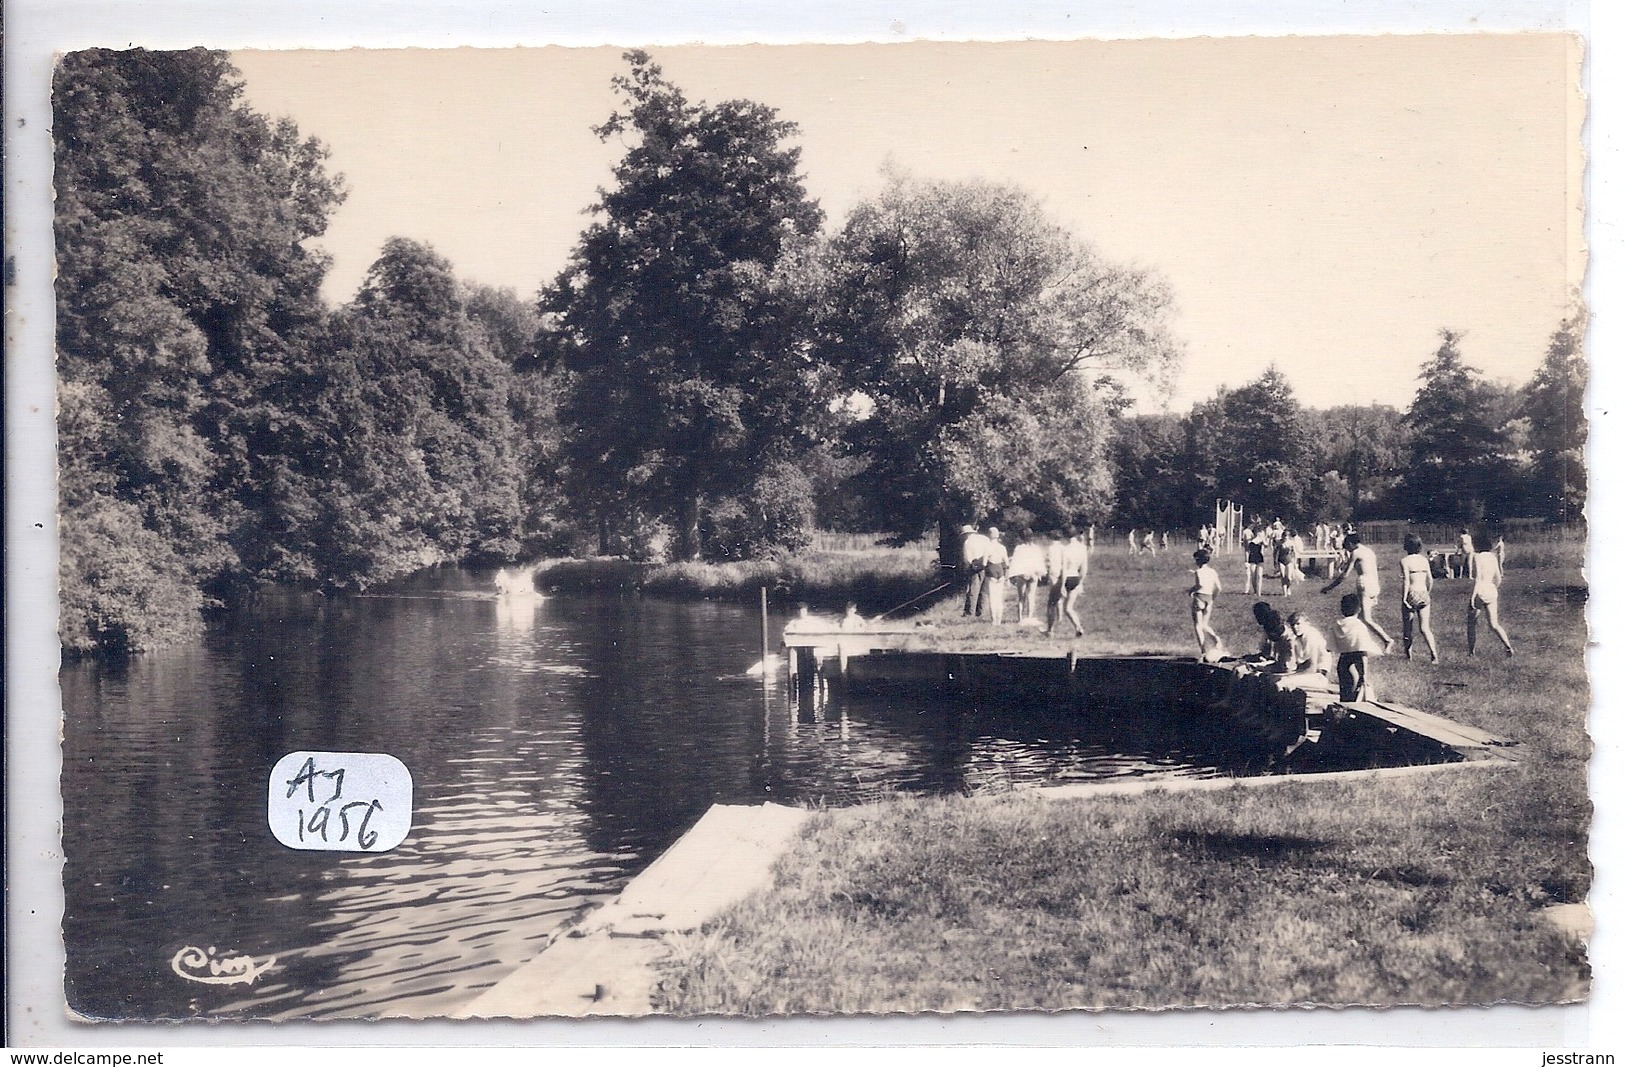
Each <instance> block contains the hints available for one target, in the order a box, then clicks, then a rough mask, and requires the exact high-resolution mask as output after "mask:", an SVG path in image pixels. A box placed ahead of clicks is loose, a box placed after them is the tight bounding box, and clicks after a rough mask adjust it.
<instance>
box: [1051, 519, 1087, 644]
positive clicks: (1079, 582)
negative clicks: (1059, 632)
mask: <svg viewBox="0 0 1625 1067" xmlns="http://www.w3.org/2000/svg"><path fill="white" fill-rule="evenodd" d="M1061 569H1062V572H1063V575H1064V580H1063V581H1062V590H1061V599H1060V608H1061V611H1060V613H1061V614H1062V615H1064V616H1066V621H1067V622H1070V623H1071V624H1072V630H1073V634H1072V636H1074V637H1082V636H1083V620H1082V619H1080V618H1078V598H1079V596H1081V595H1082V593H1083V580H1084V579H1085V578H1087V577H1089V542H1088V540H1087V538H1086V537H1085V535H1084V533H1083V531H1082V530H1079V529H1076V528H1074V529H1073V531H1072V536H1071V537H1069V538H1067V541H1066V545H1065V547H1064V548H1063V550H1062V553H1061ZM1055 606H1056V601H1055V600H1054V599H1053V594H1051V600H1050V620H1049V630H1046V631H1044V632H1045V633H1049V632H1050V631H1052V630H1054V629H1055V625H1056V623H1058V622H1060V619H1059V618H1057V617H1056V614H1055Z"/></svg>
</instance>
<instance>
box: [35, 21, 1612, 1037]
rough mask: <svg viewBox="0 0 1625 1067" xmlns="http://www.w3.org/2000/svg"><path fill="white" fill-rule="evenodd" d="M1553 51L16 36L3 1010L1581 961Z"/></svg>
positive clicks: (1567, 414) (817, 1002) (672, 1012)
mask: <svg viewBox="0 0 1625 1067" xmlns="http://www.w3.org/2000/svg"><path fill="white" fill-rule="evenodd" d="M1585 57H1586V52H1585V42H1584V39H1583V38H1582V36H1580V35H1579V34H1576V33H1573V32H1566V31H1562V30H1546V31H1540V30H1531V31H1524V32H1465V33H1450V34H1443V33H1416V34H1404V35H1400V34H1394V35H1381V34H1369V33H1362V34H1352V33H1347V34H1323V35H1299V36H1268V37H1266V36H1212V37H1177V38H1176V37H1118V38H1114V39H1103V38H1102V39H1090V38H1082V37H1079V38H1074V39H1067V40H1059V39H1056V40H975V41H969V40H967V41H950V40H910V39H902V38H900V39H899V40H897V41H895V42H887V43H881V42H868V43H801V44H699V43H683V44H670V43H650V44H647V45H645V44H639V43H637V42H635V41H630V40H629V41H628V42H627V43H625V44H617V45H597V46H592V47H587V46H577V47H566V46H562V45H550V46H527V47H512V48H495V47H445V48H388V47H369V48H353V49H338V48H314V47H313V48H280V49H269V48H237V47H208V46H206V45H205V46H200V47H192V48H158V47H145V46H141V45H139V44H135V45H133V46H132V45H131V44H130V43H129V42H124V41H120V42H117V43H116V44H110V45H109V46H107V47H82V48H75V49H71V50H65V51H63V52H61V53H60V54H58V55H57V56H56V57H55V60H54V63H53V67H52V73H51V85H50V104H51V111H50V125H51V129H50V136H51V145H52V149H51V151H52V171H53V173H52V183H51V187H52V193H53V196H54V207H53V218H52V231H51V232H52V239H53V241H54V257H55V281H54V312H55V319H54V327H53V335H54V346H55V352H54V378H53V381H54V404H55V409H54V427H55V448H54V455H55V461H56V470H55V490H54V492H55V497H54V507H55V513H56V516H57V520H58V525H57V531H56V536H57V545H58V548H57V560H56V582H57V590H58V592H57V599H56V604H55V608H56V622H55V628H56V634H57V641H58V642H59V644H60V649H61V662H60V671H59V672H58V673H57V674H56V680H57V683H58V685H59V688H60V714H61V737H60V751H61V773H60V782H59V790H60V800H61V806H62V809H61V810H62V814H61V840H60V847H61V854H60V873H59V875H55V874H53V877H59V879H60V882H61V887H62V915H61V929H60V937H61V945H62V949H63V952H64V954H65V970H64V973H63V974H62V976H61V1011H62V1013H63V1015H64V1017H65V1018H67V1019H68V1020H70V1021H71V1022H72V1023H74V1024H75V1025H82V1026H86V1027H91V1028H96V1027H97V1026H98V1024H107V1023H120V1024H127V1023H159V1022H163V1023H182V1024H186V1023H198V1022H204V1021H206V1022H209V1023H217V1024H218V1023H226V1024H242V1023H265V1022H273V1023H281V1024H297V1025H307V1024H308V1025H317V1026H318V1027H319V1024H324V1023H343V1022H356V1021H373V1020H389V1019H413V1020H454V1021H456V1022H457V1023H458V1024H459V1025H462V1026H466V1027H471V1028H472V1027H478V1026H481V1025H489V1023H490V1021H492V1020H515V1019H518V1020H541V1019H559V1018H572V1019H581V1018H615V1019H625V1018H643V1017H651V1016H652V1017H663V1018H676V1019H691V1018H696V1017H726V1018H730V1019H735V1018H743V1019H775V1018H796V1017H807V1016H817V1017H831V1016H839V1017H849V1016H865V1017H867V1016H877V1015H878V1016H885V1015H892V1014H915V1013H943V1014H945V1015H953V1014H955V1013H988V1012H995V1013H996V1012H1035V1011H1041V1012H1080V1011H1083V1012H1092V1013H1102V1012H1105V1013H1118V1012H1130V1013H1143V1012H1145V1011H1146V1010H1148V1009H1156V1010H1162V1009H1213V1008H1251V1009H1260V1008H1268V1009H1302V1008H1309V1007H1318V1008H1326V1007H1332V1008H1390V1009H1391V1008H1413V1007H1423V1008H1452V1009H1470V1008H1484V1007H1488V1006H1492V1005H1518V1006H1525V1007H1531V1008H1543V1007H1552V1006H1562V1005H1576V1004H1584V1003H1586V1002H1587V1001H1588V999H1589V998H1590V997H1591V995H1592V981H1593V960H1592V956H1591V952H1590V945H1591V942H1592V940H1593V927H1594V914H1593V909H1592V907H1591V906H1590V905H1589V904H1588V899H1590V897H1591V895H1592V888H1593V879H1594V873H1595V872H1594V868H1593V856H1592V855H1591V852H1590V841H1591V826H1592V819H1593V811H1594V808H1593V798H1592V795H1591V793H1590V791H1589V789H1588V761H1589V759H1590V757H1591V755H1592V738H1591V734H1590V732H1589V731H1588V715H1589V714H1590V713H1591V705H1592V679H1591V677H1590V676H1589V675H1588V671H1587V661H1586V651H1587V648H1588V642H1590V641H1591V640H1593V636H1592V633H1591V630H1590V627H1589V624H1588V610H1590V609H1591V608H1592V607H1593V606H1594V604H1593V600H1592V596H1591V593H1590V580H1591V579H1590V574H1589V572H1588V559H1587V553H1588V549H1592V550H1594V549H1595V546H1594V544H1593V541H1592V530H1591V526H1593V525H1595V523H1594V522H1592V521H1588V515H1589V513H1588V507H1589V506H1590V504H1591V499H1592V497H1591V493H1592V489H1593V487H1592V485H1591V482H1590V478H1589V471H1590V467H1589V465H1588V461H1587V455H1588V453H1587V449H1588V440H1589V437H1588V435H1589V431H1590V427H1591V425H1592V421H1593V414H1592V411H1593V409H1592V407H1591V406H1588V399H1587V397H1588V384H1589V380H1590V361H1589V360H1588V352H1589V351H1591V347H1590V344H1589V342H1588V329H1589V327H1590V323H1591V316H1592V314H1593V310H1592V309H1591V308H1590V307H1589V306H1588V301H1587V294H1586V291H1585V284H1586V277H1587V270H1588V265H1589V253H1588V245H1587V236H1586V229H1585V227H1586V204H1585V195H1584V190H1585V184H1584V183H1585V175H1586V166H1587V157H1586V152H1585V147H1584V146H1585V140H1584V137H1583V132H1584V129H1585V123H1586V121H1587V114H1588V100H1587V96H1586V94H1585V92H1584V91H1583V83H1582V71H1583V69H1584V68H1583V65H1584V62H1585ZM8 274H9V267H8ZM12 713H13V714H15V709H13V712H12Z"/></svg>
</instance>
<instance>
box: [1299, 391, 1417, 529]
mask: <svg viewBox="0 0 1625 1067" xmlns="http://www.w3.org/2000/svg"><path fill="white" fill-rule="evenodd" d="M1304 414H1305V417H1306V418H1307V420H1308V424H1309V427H1310V437H1311V439H1312V441H1313V442H1314V451H1315V460H1314V469H1315V470H1316V471H1317V472H1320V474H1321V478H1322V483H1323V487H1322V489H1321V490H1320V491H1319V492H1320V508H1319V511H1320V513H1321V517H1325V518H1339V519H1341V518H1350V519H1356V520H1357V519H1361V518H1364V517H1366V516H1367V515H1372V514H1377V513H1378V511H1380V509H1381V505H1382V503H1383V502H1384V501H1385V500H1387V499H1388V498H1389V495H1390V494H1391V493H1392V492H1393V491H1394V489H1395V487H1396V486H1398V485H1399V484H1400V482H1401V479H1402V477H1403V474H1404V467H1405V463H1406V460H1407V458H1408V455H1409V449H1410V441H1409V435H1408V431H1407V430H1406V427H1405V419H1404V415H1403V414H1402V413H1400V412H1399V411H1397V410H1395V409H1394V408H1391V407H1388V406H1386V405H1382V404H1371V405H1364V406H1362V405H1353V404H1346V405H1339V406H1338V407H1334V408H1327V409H1326V410H1324V411H1306V412H1305V413H1304ZM1327 475H1334V476H1335V478H1336V483H1335V484H1338V485H1340V486H1341V487H1343V495H1342V497H1341V498H1340V499H1336V500H1333V499H1328V497H1327V494H1326V492H1325V489H1324V482H1325V479H1326V476H1327ZM1373 509H1376V510H1373Z"/></svg>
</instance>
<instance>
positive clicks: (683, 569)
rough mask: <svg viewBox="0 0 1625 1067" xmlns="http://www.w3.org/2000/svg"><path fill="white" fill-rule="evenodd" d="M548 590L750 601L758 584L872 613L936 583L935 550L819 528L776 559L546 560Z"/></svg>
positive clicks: (823, 604)
mask: <svg viewBox="0 0 1625 1067" xmlns="http://www.w3.org/2000/svg"><path fill="white" fill-rule="evenodd" d="M536 584H537V586H538V588H542V589H546V590H550V591H583V590H599V589H617V590H625V591H628V592H633V591H635V592H639V593H643V594H646V595H650V596H669V597H679V598H688V599H711V600H751V601H754V600H755V599H756V598H757V597H758V596H760V595H761V594H760V590H761V589H762V588H763V587H764V586H765V587H766V588H767V590H768V595H769V597H770V598H771V599H772V600H773V601H774V602H775V603H796V602H805V603H807V604H810V605H813V606H815V607H820V608H828V609H837V608H841V607H844V606H845V605H846V603H847V601H849V600H850V601H856V603H857V604H858V610H859V611H862V612H865V613H868V614H876V613H879V612H882V611H886V610H888V609H890V608H893V607H895V606H897V605H898V604H901V603H903V602H904V601H906V600H910V599H912V598H914V597H917V596H919V595H920V594H921V593H925V592H927V591H928V590H930V589H932V588H933V587H934V586H936V585H938V584H940V582H939V579H938V578H937V571H936V553H935V551H934V550H933V549H931V548H928V547H926V546H925V545H924V544H915V545H910V546H907V547H905V548H883V547H879V546H877V545H876V544H875V542H874V539H873V538H866V537H861V536H856V535H838V534H824V535H820V536H819V537H818V538H816V539H815V540H814V542H813V544H812V546H811V547H809V548H807V549H805V550H803V551H801V552H798V553H796V554H794V555H791V556H786V557H784V558H782V559H771V560H747V561H743V562H738V563H700V562H685V563H639V562H635V561H633V560H626V559H617V558H602V559H582V560H552V561H549V562H546V563H544V564H542V565H541V566H540V567H539V568H537V571H536Z"/></svg>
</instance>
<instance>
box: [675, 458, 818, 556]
mask: <svg viewBox="0 0 1625 1067" xmlns="http://www.w3.org/2000/svg"><path fill="white" fill-rule="evenodd" d="M813 518H814V506H813V485H812V481H811V480H810V479H808V477H807V476H806V475H805V474H804V473H802V471H801V469H800V468H798V467H795V466H793V465H791V464H789V463H773V464H769V465H768V467H767V468H766V469H765V470H763V471H762V473H761V474H759V475H757V477H756V481H755V482H753V483H752V484H751V489H750V496H749V497H748V498H747V499H743V500H741V499H739V498H737V497H725V498H722V499H721V500H718V501H716V502H714V503H713V504H712V505H711V506H710V508H708V510H707V514H706V516H705V521H704V522H703V523H702V525H701V535H702V541H703V542H704V545H705V556H706V558H707V559H710V560H739V559H761V558H763V557H766V556H771V555H773V554H775V553H780V552H797V551H800V550H801V549H803V548H806V547H807V546H808V545H809V544H811V543H812V535H813Z"/></svg>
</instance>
